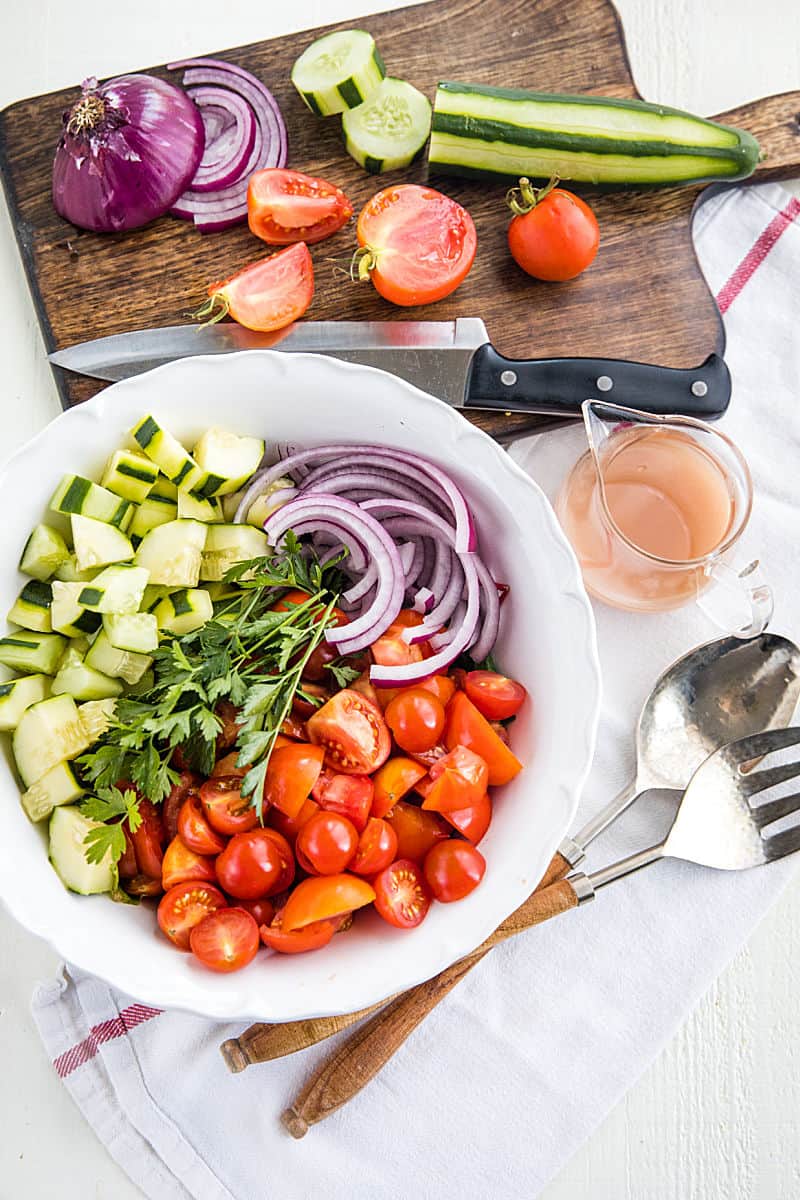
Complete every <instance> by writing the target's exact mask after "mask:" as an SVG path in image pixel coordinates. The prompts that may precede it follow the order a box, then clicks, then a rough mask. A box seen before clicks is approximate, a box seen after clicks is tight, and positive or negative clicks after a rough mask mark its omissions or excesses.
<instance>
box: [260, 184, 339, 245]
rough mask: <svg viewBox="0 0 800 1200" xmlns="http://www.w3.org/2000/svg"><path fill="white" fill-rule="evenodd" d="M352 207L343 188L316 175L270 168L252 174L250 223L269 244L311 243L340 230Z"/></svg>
mask: <svg viewBox="0 0 800 1200" xmlns="http://www.w3.org/2000/svg"><path fill="white" fill-rule="evenodd" d="M352 215H353V206H352V204H351V203H350V201H349V200H348V199H347V196H345V194H344V192H343V191H342V190H341V188H338V187H336V186H335V185H334V184H332V183H328V181H327V180H325V179H318V178H317V177H316V176H314V175H304V174H302V172H300V171H288V170H286V168H282V167H267V168H265V169H264V170H263V171H256V172H255V173H254V174H252V175H251V176H250V179H249V182H248V185H247V223H248V225H249V226H250V232H251V233H254V234H255V235H256V237H260V238H261V239H262V240H263V241H265V242H267V244H268V245H270V246H286V245H290V244H291V243H292V242H306V243H307V244H308V245H312V244H313V243H314V242H321V241H323V239H324V238H328V237H330V236H331V234H333V233H336V231H337V230H338V229H341V228H342V226H343V225H346V224H347V222H348V221H349V220H350V218H351V217H352Z"/></svg>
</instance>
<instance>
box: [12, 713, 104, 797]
mask: <svg viewBox="0 0 800 1200" xmlns="http://www.w3.org/2000/svg"><path fill="white" fill-rule="evenodd" d="M13 744H14V759H15V761H16V764H17V770H18V771H19V774H20V777H21V779H22V782H23V783H24V784H25V787H26V788H29V787H30V786H31V785H32V784H34V783H36V780H37V779H41V778H42V776H43V775H46V774H47V772H48V771H49V770H50V768H51V767H54V766H55V765H56V764H57V763H60V762H62V761H63V760H64V759H65V758H77V756H78V755H79V754H82V753H83V751H84V750H85V749H86V748H87V746H88V745H89V741H88V739H87V737H86V733H85V731H84V728H83V726H82V725H81V722H80V719H79V717H78V709H77V707H76V705H75V701H74V700H73V698H72V696H63V695H62V696H51V697H50V698H49V699H48V700H40V701H39V703H38V704H32V705H31V707H30V708H29V709H28V710H27V711H26V712H24V713H23V714H22V718H21V720H20V723H19V725H18V726H17V728H16V729H15V730H14V743H13Z"/></svg>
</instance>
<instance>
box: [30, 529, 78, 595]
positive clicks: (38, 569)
mask: <svg viewBox="0 0 800 1200" xmlns="http://www.w3.org/2000/svg"><path fill="white" fill-rule="evenodd" d="M68 558H69V550H68V549H67V543H66V542H65V541H64V539H63V537H62V536H61V534H60V533H59V532H58V530H57V529H53V527H52V525H37V526H36V528H35V529H34V530H33V532H32V533H31V535H30V537H29V538H28V540H27V542H26V543H25V549H24V550H23V551H22V558H21V559H20V560H19V569H20V571H22V574H23V575H31V576H33V578H34V579H41V580H42V581H43V582H44V580H46V579H49V578H50V576H51V575H52V574H53V572H54V571H56V570H57V569H58V568H59V567H60V566H61V564H62V563H64V562H66V561H67V559H68Z"/></svg>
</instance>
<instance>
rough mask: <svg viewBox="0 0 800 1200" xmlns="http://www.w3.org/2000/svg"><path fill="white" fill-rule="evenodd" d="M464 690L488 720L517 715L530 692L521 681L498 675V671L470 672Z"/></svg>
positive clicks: (503, 718)
mask: <svg viewBox="0 0 800 1200" xmlns="http://www.w3.org/2000/svg"><path fill="white" fill-rule="evenodd" d="M464 691H465V692H466V693H467V695H468V696H469V698H470V700H471V701H472V703H473V704H474V705H475V707H476V708H477V710H478V712H479V713H481V714H482V715H483V716H484V717H486V719H487V721H505V720H507V719H508V717H515V716H516V715H517V713H518V712H519V710H520V709H521V708H522V705H523V704H524V702H525V697H526V696H527V694H528V693H527V692H526V690H525V688H524V687H523V686H522V684H521V683H517V681H516V680H515V679H508V678H507V677H506V676H505V675H498V674H497V672H496V671H470V672H468V674H467V677H466V679H465V680H464Z"/></svg>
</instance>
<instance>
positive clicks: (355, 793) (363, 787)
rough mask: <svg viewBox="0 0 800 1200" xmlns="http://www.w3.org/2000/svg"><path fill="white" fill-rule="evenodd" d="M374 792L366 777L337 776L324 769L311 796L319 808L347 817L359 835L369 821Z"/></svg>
mask: <svg viewBox="0 0 800 1200" xmlns="http://www.w3.org/2000/svg"><path fill="white" fill-rule="evenodd" d="M374 791H375V788H374V786H373V783H372V780H371V779H370V777H369V776H368V775H337V774H335V773H334V772H333V771H328V770H327V769H326V770H324V771H323V772H322V774H321V775H320V777H319V779H318V780H317V782H316V783H315V784H314V788H313V791H312V793H311V794H312V796H313V797H314V799H315V800H316V802H317V804H319V806H320V808H324V809H327V811H328V812H333V813H340V814H341V815H342V816H343V817H347V819H348V820H349V821H352V823H353V824H354V825H355V827H356V829H357V830H358V832H359V833H361V831H362V829H363V828H364V826H365V825H366V823H367V821H368V819H369V814H370V810H371V808H372V797H373V793H374Z"/></svg>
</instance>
